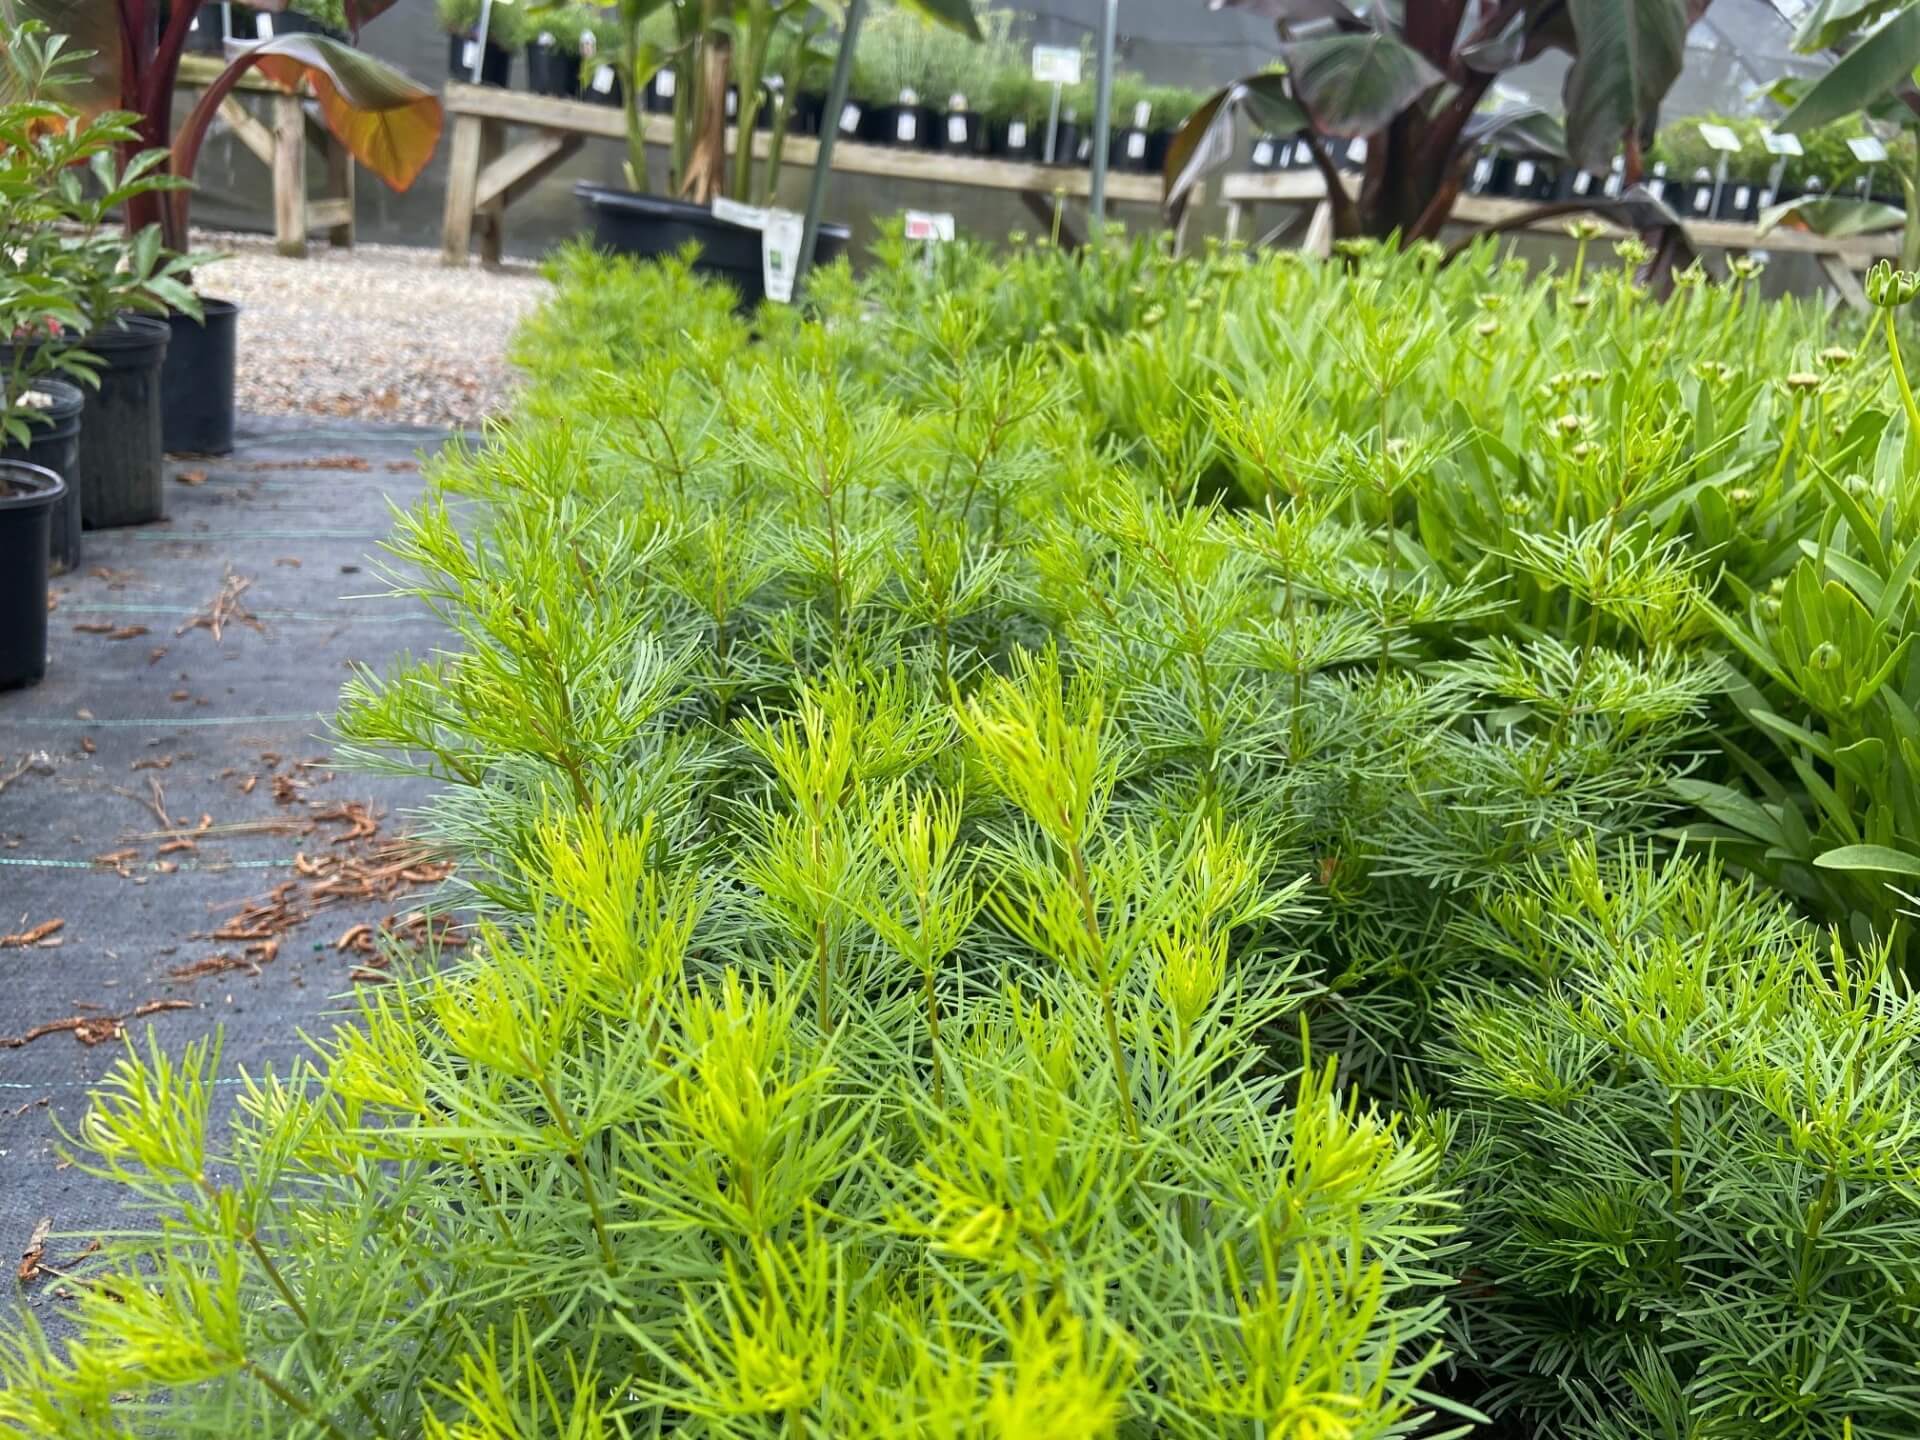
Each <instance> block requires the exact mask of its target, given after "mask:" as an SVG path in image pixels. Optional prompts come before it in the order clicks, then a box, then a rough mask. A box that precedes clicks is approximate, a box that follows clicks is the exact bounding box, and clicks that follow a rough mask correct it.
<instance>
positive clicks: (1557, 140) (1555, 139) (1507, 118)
mask: <svg viewBox="0 0 1920 1440" xmlns="http://www.w3.org/2000/svg"><path fill="white" fill-rule="evenodd" d="M1461 138H1462V139H1464V140H1466V141H1468V142H1469V143H1471V144H1475V145H1497V146H1499V147H1500V148H1501V149H1503V150H1510V151H1513V152H1515V153H1517V154H1522V155H1551V156H1553V157H1554V158H1555V159H1558V160H1564V159H1566V158H1567V127H1566V126H1565V125H1563V124H1561V122H1560V117H1559V116H1558V115H1553V114H1549V113H1548V112H1547V111H1545V110H1542V109H1541V108H1540V107H1539V106H1538V105H1521V106H1515V107H1513V108H1511V109H1507V110H1492V111H1481V112H1479V113H1477V114H1475V115H1474V117H1473V118H1472V119H1471V120H1469V121H1467V123H1466V126H1465V128H1464V129H1463V130H1462V131H1461Z"/></svg>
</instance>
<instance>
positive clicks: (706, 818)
mask: <svg viewBox="0 0 1920 1440" xmlns="http://www.w3.org/2000/svg"><path fill="white" fill-rule="evenodd" d="M877 258H878V264H877V265H876V266H875V268H874V270H873V271H872V273H871V274H870V275H869V276H868V277H867V278H865V279H862V280H858V281H856V280H854V279H853V278H851V277H850V276H849V275H848V274H847V272H845V271H844V270H828V271H824V272H822V273H820V274H819V275H817V276H816V277H815V279H814V282H813V285H812V291H811V296H810V301H809V304H808V305H807V306H806V307H805V308H804V309H800V310H794V311H787V310H767V311H763V312H761V313H760V314H758V315H757V316H753V317H743V316H741V315H739V314H737V313H735V311H734V309H733V307H732V302H731V296H729V295H728V294H726V293H725V292H723V291H720V290H718V289H716V288H713V287H711V286H709V285H707V284H705V283H703V282H701V281H700V280H699V279H697V278H696V277H695V276H694V275H693V273H692V272H691V271H690V269H689V268H688V266H687V265H686V264H684V263H669V264H663V265H649V266H636V265H632V264H628V263H623V262H615V261H611V260H608V259H606V258H604V257H599V256H595V255H592V254H590V253H588V252H586V251H584V250H570V251H567V252H565V253H563V254H562V255H561V256H559V257H558V258H557V259H556V260H555V261H554V263H553V267H552V270H553V275H554V278H555V281H556V284H557V288H556V291H555V293H554V296H553V298H552V299H551V301H550V302H549V303H548V304H547V305H546V306H545V308H544V309H543V310H542V311H541V312H540V313H539V314H538V315H537V316H536V317H535V318H534V319H533V320H532V321H531V322H530V323H529V324H528V326H527V327H526V329H525V330H524V332H523V333H522V335H521V337H520V340H519V346H518V349H519V359H520V361H521V363H522V364H523V365H524V366H525V368H526V371H527V375H528V385H527V389H526V391H525V393H524V395H523V396H522V398H521V401H520V403H519V406H518V409H517V411H516V413H515V414H514V415H513V416H512V417H511V419H510V420H509V421H507V422H506V423H504V424H503V425H501V426H500V427H498V428H497V429H495V430H493V431H492V432H490V433H489V435H488V436H487V437H486V440H485V442H484V444H482V445H480V446H479V447H477V448H475V449H471V450H462V451H459V452H457V453H454V454H451V455H450V456H448V457H447V458H445V459H443V460H442V461H441V462H439V464H438V465H437V467H436V469H435V471H434V474H433V487H432V492H431V494H430V496H429V498H428V499H427V500H426V501H425V502H424V503H423V504H421V505H420V506H419V507H417V508H416V509H415V510H413V511H412V512H410V513H407V514H405V515H403V516H402V517H401V518H400V521H399V524H398V528H397V530H396V533H395V536H394V538H393V541H392V543H391V551H392V557H393V566H394V574H395V578H396V583H397V584H399V585H400V586H401V587H403V588H404V589H406V590H407V591H409V592H410V593H413V594H416V595H418V596H420V597H421V598H422V599H423V600H424V601H425V602H426V603H428V604H429V605H430V606H432V607H433V608H434V609H435V610H436V611H437V612H439V613H440V614H441V615H443V616H444V617H445V619H446V621H447V623H448V625H449V627H450V629H451V630H452V632H453V633H454V635H455V636H456V637H457V638H456V642H455V643H454V644H452V645H450V646H449V648H448V650H447V651H446V652H445V653H441V654H436V655H433V656H431V657H427V658H424V659H420V660H417V661H405V662H402V663H399V664H396V665H395V666H393V667H391V668H390V669H389V670H388V671H387V672H386V673H384V674H367V675H364V676H361V677H359V678H358V679H356V680H355V681H354V683H353V684H352V685H351V686H350V687H349V691H348V694H347V696H346V700H345V705H344V708H343V710H342V714H341V720H340V728H341V731H342V735H343V741H344V745H345V747H346V749H347V750H348V751H349V752H350V753H351V754H352V755H354V756H355V757H357V758H358V759H359V760H360V761H361V762H362V763H365V764H368V765H371V766H378V767H391V768H397V769H400V770H403V771H407V772H412V773H422V774H426V775H429V776H432V777H434V778H435V779H436V780H438V781H439V782H440V793H439V797H438V798H437V799H436V801H435V802H434V804H433V806H432V809H431V811H430V813H429V815H428V816H427V817H426V830H427V837H428V838H429V839H430V840H431V841H432V842H433V843H435V844H438V845H440V846H443V847H445V849H446V850H447V851H448V852H449V853H450V854H452V855H453V856H455V857H456V858H457V859H458V860H459V862H460V870H459V872H458V882H457V886H458V888H457V889H456V890H455V892H454V893H453V895H451V896H450V897H449V898H450V900H451V901H453V902H456V903H457V904H458V905H459V906H460V908H461V910H462V912H463V913H464V914H467V915H470V916H471V917H472V921H473V929H472V933H471V941H472V943H471V944H470V945H469V946H468V947H467V948H466V949H465V950H462V951H460V952H458V953H457V954H450V955H447V956H443V957H436V959H435V963H431V964H426V965H419V966H414V967H411V968H408V967H405V966H404V965H402V966H401V968H399V969H398V970H397V971H396V982H395V983H394V984H393V985H391V986H388V987H384V988H380V989H374V990H368V991H363V992H361V993H360V994H359V995H358V996H357V997H356V1000H355V1008H354V1013H353V1014H351V1015H350V1016H349V1017H347V1019H346V1020H344V1021H343V1022H342V1023H341V1024H340V1025H339V1027H338V1028H337V1029H336V1030H334V1032H333V1033H332V1034H331V1036H330V1037H328V1038H326V1039H324V1040H321V1041H320V1042H319V1043H318V1044H317V1046H316V1049H315V1054H314V1057H313V1058H312V1060H311V1061H310V1062H308V1063H306V1064H304V1065H302V1066H299V1067H296V1068H295V1069H294V1070H293V1071H291V1072H290V1073H286V1074H281V1075H278V1076H273V1077H268V1076H254V1077H249V1079H248V1080H247V1082H246V1083H245V1084H244V1085H242V1086H240V1087H239V1088H238V1091H237V1094H238V1100H237V1103H236V1104H235V1105H233V1106H232V1107H231V1108H230V1109H229V1107H227V1106H225V1105H224V1104H221V1103H217V1102H216V1098H215V1097H216V1096H218V1095H220V1094H221V1093H222V1092H220V1091H219V1090H217V1089H216V1088H215V1087H214V1086H213V1084H212V1083H211V1082H212V1080H213V1078H214V1071H215V1068H216V1061H217V1055H216V1054H215V1053H214V1052H213V1051H212V1050H210V1049H204V1048H203V1049H195V1050H191V1051H189V1052H188V1053H186V1054H184V1055H180V1056H168V1055H165V1054H162V1053H158V1052H155V1051H147V1050H134V1051H131V1052H130V1053H129V1054H128V1055H127V1056H126V1057H125V1058H124V1059H123V1060H122V1061H121V1062H120V1065H119V1068H118V1069H117V1070H116V1072H115V1074H114V1076H113V1078H112V1079H111V1081H110V1082H109V1083H108V1084H107V1085H106V1086H104V1087H103V1088H102V1090H101V1092H100V1093H99V1095H98V1096H97V1098H96V1103H95V1107H94V1109H93V1111H92V1113H91V1115H90V1116H89V1118H88V1120H87V1121H86V1123H85V1125H84V1127H83V1128H82V1130H81V1132H80V1133H79V1134H78V1135H77V1136H76V1137H75V1146H76V1151H77V1153H78V1155H79V1158H80V1160H81V1163H83V1164H86V1165H88V1166H90V1167H92V1168H94V1169H96V1170H98V1171H101V1172H104V1173H105V1174H107V1175H108V1176H110V1177H112V1179H113V1180H115V1181H116V1182H118V1183H119V1184H121V1185H123V1186H124V1187H126V1189H127V1192H128V1196H129V1200H130V1201H133V1202H137V1203H139V1204H141V1205H143V1206H145V1207H146V1208H145V1210H144V1212H143V1213H144V1214H145V1215H146V1216H147V1217H149V1218H148V1219H147V1220H146V1221H145V1222H144V1228H141V1229H137V1230H136V1231H135V1233H133V1234H131V1235H128V1236H125V1237H123V1238H120V1239H117V1240H116V1241H114V1242H113V1243H112V1244H110V1245H109V1246H108V1248H107V1250H106V1251H105V1252H104V1253H103V1254H102V1255H101V1256H99V1257H98V1258H97V1259H95V1260H93V1261H91V1262H89V1268H88V1269H87V1270H86V1272H85V1274H84V1275H83V1276H82V1277H81V1278H79V1279H78V1280H76V1282H75V1284H74V1286H73V1289H74V1292H75V1299H74V1300H73V1301H72V1302H71V1305H70V1307H69V1308H68V1310H67V1311H66V1313H65V1314H64V1316H63V1320H64V1321H65V1325H66V1328H65V1331H64V1333H62V1334H61V1335H59V1336H57V1337H54V1338H48V1337H43V1336H42V1335H41V1334H39V1333H38V1332H37V1331H34V1330H29V1331H27V1332H25V1333H23V1334H20V1335H17V1336H15V1337H12V1338H9V1339H6V1340H4V1341H0V1373H3V1374H4V1376H5V1379H6V1388H5V1389H4V1390H0V1420H5V1421H7V1422H10V1423H11V1424H13V1425H14V1426H15V1427H16V1428H19V1429H21V1430H24V1431H26V1432H28V1433H33V1434H49V1435H59V1436H75V1437H82V1436H88V1437H90V1436H107V1435H123V1434H128V1433H135V1434H153V1435H162V1436H203V1435H204V1436H214V1435H219V1436H231V1435H235V1434H249V1435H253V1434H272V1435H287V1436H301V1437H307V1436H329V1437H335V1440H346V1437H354V1440H358V1437H362V1436H378V1437H395V1440H398V1437H415V1436H423V1437H434V1440H439V1437H460V1440H508V1437H515V1440H533V1437H548V1436H552V1437H567V1440H593V1437H603V1436H657V1435H665V1434H674V1435H684V1436H689V1437H693V1436H707V1437H729V1440H730V1437H753V1436H782V1435H790V1436H809V1437H821V1440H825V1437H836V1440H837V1437H847V1436H876V1437H878V1436H888V1437H891V1436H902V1437H927V1440H936V1437H940V1440H945V1437H953V1440H960V1437H976V1436H977V1437H1002V1440H1016V1437H1027V1440H1042V1437H1044V1440H1071V1437H1088V1440H1094V1437H1127V1440H1133V1437H1159V1436H1166V1437H1183V1436H1191V1437H1213V1436H1236V1437H1249V1440H1254V1437H1259V1440H1282V1437H1284V1440H1371V1437H1386V1436H1402V1435H1406V1436H1412V1435H1441V1434H1467V1433H1478V1434H1485V1435H1488V1436H1517V1435H1527V1436H1532V1435H1539V1436H1552V1437H1555V1440H1561V1437H1573V1440H1627V1437H1635V1440H1654V1437H1659V1440H1680V1437H1699V1440H1706V1437H1709V1436H1711V1437H1715V1440H1776V1437H1807V1440H1814V1437H1821V1440H1825V1437H1834V1440H1841V1437H1859V1440H1868V1437H1874V1440H1896V1437H1900V1440H1910V1437H1911V1436H1912V1435H1913V1434H1915V1433H1920V1388H1916V1386H1915V1385H1914V1383H1913V1375H1914V1373H1915V1367H1916V1362H1920V1353H1916V1352H1920V1341H1916V1339H1915V1338H1914V1337H1915V1336H1920V1314H1917V1313H1916V1307H1920V1208H1917V1206H1920V1194H1917V1193H1916V1188H1915V1178H1914V1177H1915V1169H1916V1164H1920V1139H1917V1138H1916V1136H1920V1108H1916V1106H1915V1104H1914V1101H1913V1098H1912V1095H1913V1084H1914V1080H1915V1078H1916V1075H1915V1050H1914V1041H1915V1036H1916V1034H1917V1033H1920V1010H1916V1009H1915V1006H1914V1002H1913V1000H1912V998H1911V995H1910V991H1909V989H1908V985H1907V979H1906V969H1905V967H1906V965H1907V964H1908V952H1909V950H1910V948H1911V946H1910V941H1909V931H1908V929H1907V922H1906V921H1905V920H1904V919H1903V918H1901V912H1902V908H1903V906H1904V905H1905V903H1906V902H1905V901H1904V900H1903V899H1902V897H1901V895H1900V893H1899V891H1898V889H1897V888H1892V887H1890V886H1889V883H1888V882H1889V881H1893V882H1896V884H1897V883H1898V882H1900V880H1901V877H1902V876H1903V875H1913V874H1920V859H1916V858H1915V857H1917V856H1920V822H1917V821H1916V784H1915V776H1916V774H1920V767H1917V766H1916V761H1920V748H1916V747H1920V726H1916V724H1915V721H1914V707H1915V705H1916V704H1920V693H1916V687H1917V686H1920V677H1917V676H1916V675H1915V674H1914V670H1913V666H1914V663H1915V662H1914V661H1913V660H1912V657H1911V648H1912V647H1911V643H1910V641H1911V635H1912V631H1913V629H1914V626H1915V619H1914V616H1913V613H1912V597H1913V580H1914V576H1915V572H1916V567H1920V546H1915V545H1914V544H1913V543H1912V542H1913V538H1914V537H1915V536H1916V534H1920V531H1917V530H1916V528H1915V520H1916V518H1920V517H1916V516H1915V515H1914V513H1913V509H1914V506H1915V504H1916V501H1915V499H1914V495H1915V486H1914V483H1913V474H1914V459H1915V456H1914V446H1915V443H1916V442H1915V438H1914V437H1915V434H1916V430H1920V426H1916V424H1915V423H1914V421H1915V416H1914V412H1913V407H1912V405H1911V403H1910V402H1909V401H1908V400H1907V399H1906V397H1905V392H1904V386H1903V383H1902V377H1903V373H1904V372H1902V373H1901V375H1896V374H1895V371H1894V367H1893V366H1892V365H1891V364H1890V363H1889V358H1890V357H1889V354H1888V351H1887V348H1886V346H1887V343H1888V339H1889V336H1891V335H1893V333H1894V330H1895V328H1896V327H1894V326H1893V324H1892V322H1891V320H1889V321H1888V322H1887V325H1886V326H1885V328H1884V329H1883V328H1882V327H1880V326H1878V325H1876V326H1874V327H1872V328H1867V327H1855V326H1852V325H1850V324H1847V323H1845V322H1835V321H1832V320H1830V319H1829V318H1828V317H1827V316H1826V315H1825V313H1824V312H1823V311H1821V310H1819V309H1817V308H1815V307H1811V306H1802V305H1798V304H1793V303H1764V302H1762V301H1760V300H1759V299H1758V298H1757V293H1756V287H1755V285H1754V283H1753V281H1754V272H1753V270H1752V268H1751V267H1748V266H1746V265H1744V264H1743V265H1742V266H1741V267H1740V268H1738V269H1737V270H1736V272H1735V273H1734V274H1733V275H1731V276H1730V277H1728V278H1727V279H1725V280H1709V279H1708V278H1706V277H1705V276H1704V275H1703V274H1701V273H1699V272H1693V273H1690V274H1688V275H1686V276H1684V277H1683V284H1682V286H1681V288H1680V290H1679V293H1678V295H1677V296H1676V297H1675V298H1674V299H1673V300H1671V301H1669V302H1662V301H1656V300H1654V299H1653V298H1651V297H1649V296H1647V295H1645V294H1644V293H1642V292H1641V291H1640V290H1639V289H1638V288H1636V286H1635V285H1634V283H1633V280H1632V278H1631V267H1632V264H1633V262H1634V261H1635V259H1636V258H1637V257H1636V255H1635V252H1634V250H1633V248H1632V243H1631V242H1629V243H1628V245H1627V246H1626V247H1625V249H1624V252H1623V253H1622V254H1620V255H1617V256H1616V255H1614V254H1611V253H1607V252H1605V251H1602V250H1600V249H1598V248H1597V246H1596V245H1595V244H1594V243H1593V237H1591V236H1590V235H1588V236H1584V237H1583V239H1582V243H1581V246H1580V255H1579V258H1578V260H1577V262H1576V263H1575V264H1573V265H1572V266H1571V267H1569V268H1568V269H1567V270H1566V271H1564V272H1561V273H1551V274H1533V275H1530V274H1528V273H1527V272H1526V271H1525V270H1524V269H1522V268H1520V267H1518V266H1516V265H1514V264H1512V263H1510V262H1506V261H1503V260H1502V259H1501V258H1500V257H1499V256H1498V255H1497V254H1496V253H1495V252H1494V251H1493V250H1492V249H1490V248H1483V249H1480V250H1476V251H1473V252H1471V253H1469V254H1468V255H1467V256H1465V257H1463V258H1462V259H1461V260H1459V261H1458V262H1456V263H1454V264H1452V265H1450V266H1444V267H1443V266H1441V265H1440V264H1439V263H1438V257H1437V254H1436V253H1434V252H1431V251H1429V250H1424V249H1423V250H1419V251H1416V252H1414V253H1410V254H1395V253H1392V252H1389V251H1384V250H1377V249H1374V248H1371V247H1368V246H1358V247H1352V248H1351V251H1350V253H1349V254H1347V255H1346V256H1344V257H1343V258H1344V260H1345V262H1346V263H1344V264H1341V265H1328V266H1323V265H1318V264H1315V263H1312V262H1306V261H1301V260H1298V259H1296V258H1293V257H1288V256H1270V257H1263V258H1259V259H1252V258H1249V257H1247V256H1245V255H1243V254H1240V253H1238V252H1234V251H1231V250H1225V251H1220V252H1217V253H1212V254H1209V255H1207V256H1205V257H1203V258H1200V259H1197V260H1186V261H1175V260H1172V259H1170V258H1167V257H1165V256H1163V255H1160V254H1158V253H1156V252H1155V251H1154V250H1152V249H1151V248H1149V247H1146V246H1132V247H1127V246H1123V245H1115V246H1112V247H1110V248H1108V249H1105V250H1102V251H1098V252H1088V253H1083V254H1081V255H1078V256H1068V255H1063V254H1061V253H1059V252H1057V251H1055V250H1054V249H1052V248H1051V247H1048V246H1037V247H1021V248H1020V249H1018V250H1016V252H1015V253H1014V254H1013V255H1012V256H1011V257H1007V258H1000V259H996V258H993V257H990V256H988V255H986V254H984V253H981V252H979V251H976V250H973V249H971V248H968V247H965V246H955V247H945V248H943V249H942V250H941V252H940V253H939V254H938V255H937V256H935V257H934V259H933V261H932V263H931V264H924V263H923V259H922V256H921V255H920V254H919V253H918V251H917V250H911V249H909V248H908V247H906V246H905V245H904V244H901V243H900V242H898V241H893V242H889V243H887V244H885V245H883V246H882V247H881V250H880V253H879V255H878V257H877ZM1890 287H1891V288H1893V289H1897V288H1898V287H1897V284H1895V282H1894V281H1892V280H1882V281H1880V282H1877V283H1876V287H1875V289H1876V293H1877V294H1878V295H1880V297H1881V298H1882V299H1886V300H1889V301H1891V300H1894V299H1897V298H1898V297H1897V295H1894V294H1891V293H1890ZM1890 313H1891V312H1889V314H1890ZM1895 353H1897V352H1895Z"/></svg>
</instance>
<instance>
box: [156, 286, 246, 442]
mask: <svg viewBox="0 0 1920 1440" xmlns="http://www.w3.org/2000/svg"><path fill="white" fill-rule="evenodd" d="M200 309H201V312H202V313H203V314H204V315H205V316H206V319H205V320H204V321H201V320H196V319H194V318H193V317H192V316H191V315H182V314H180V313H179V312H177V311H176V312H175V313H174V314H172V315H169V316H168V317H167V327H168V329H169V331H170V332H171V333H170V336H169V338H168V340H167V359H166V363H165V364H164V365H163V366H162V367H161V369H160V405H161V418H160V441H161V445H162V447H163V448H164V449H166V450H169V451H171V452H173V453H175V454H181V453H184V454H192V455H226V454H229V453H231V452H232V450H233V386H234V377H235V371H236V366H237V360H238V351H239V328H240V307H239V306H238V305H236V304H234V303H233V301H231V300H212V299H207V298H205V297H202V299H201V301H200Z"/></svg>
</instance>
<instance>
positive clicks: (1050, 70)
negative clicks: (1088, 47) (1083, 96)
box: [1033, 45, 1080, 85]
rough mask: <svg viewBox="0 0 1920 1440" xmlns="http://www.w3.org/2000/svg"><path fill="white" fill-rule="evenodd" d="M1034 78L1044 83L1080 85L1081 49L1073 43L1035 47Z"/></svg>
mask: <svg viewBox="0 0 1920 1440" xmlns="http://www.w3.org/2000/svg"><path fill="white" fill-rule="evenodd" d="M1033 78H1034V79H1036V80H1038V81H1039V82H1040V83H1041V84H1042V85H1078V84H1079V83H1080V50H1079V48H1078V47H1077V46H1073V45H1036V46H1034V47H1033Z"/></svg>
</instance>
